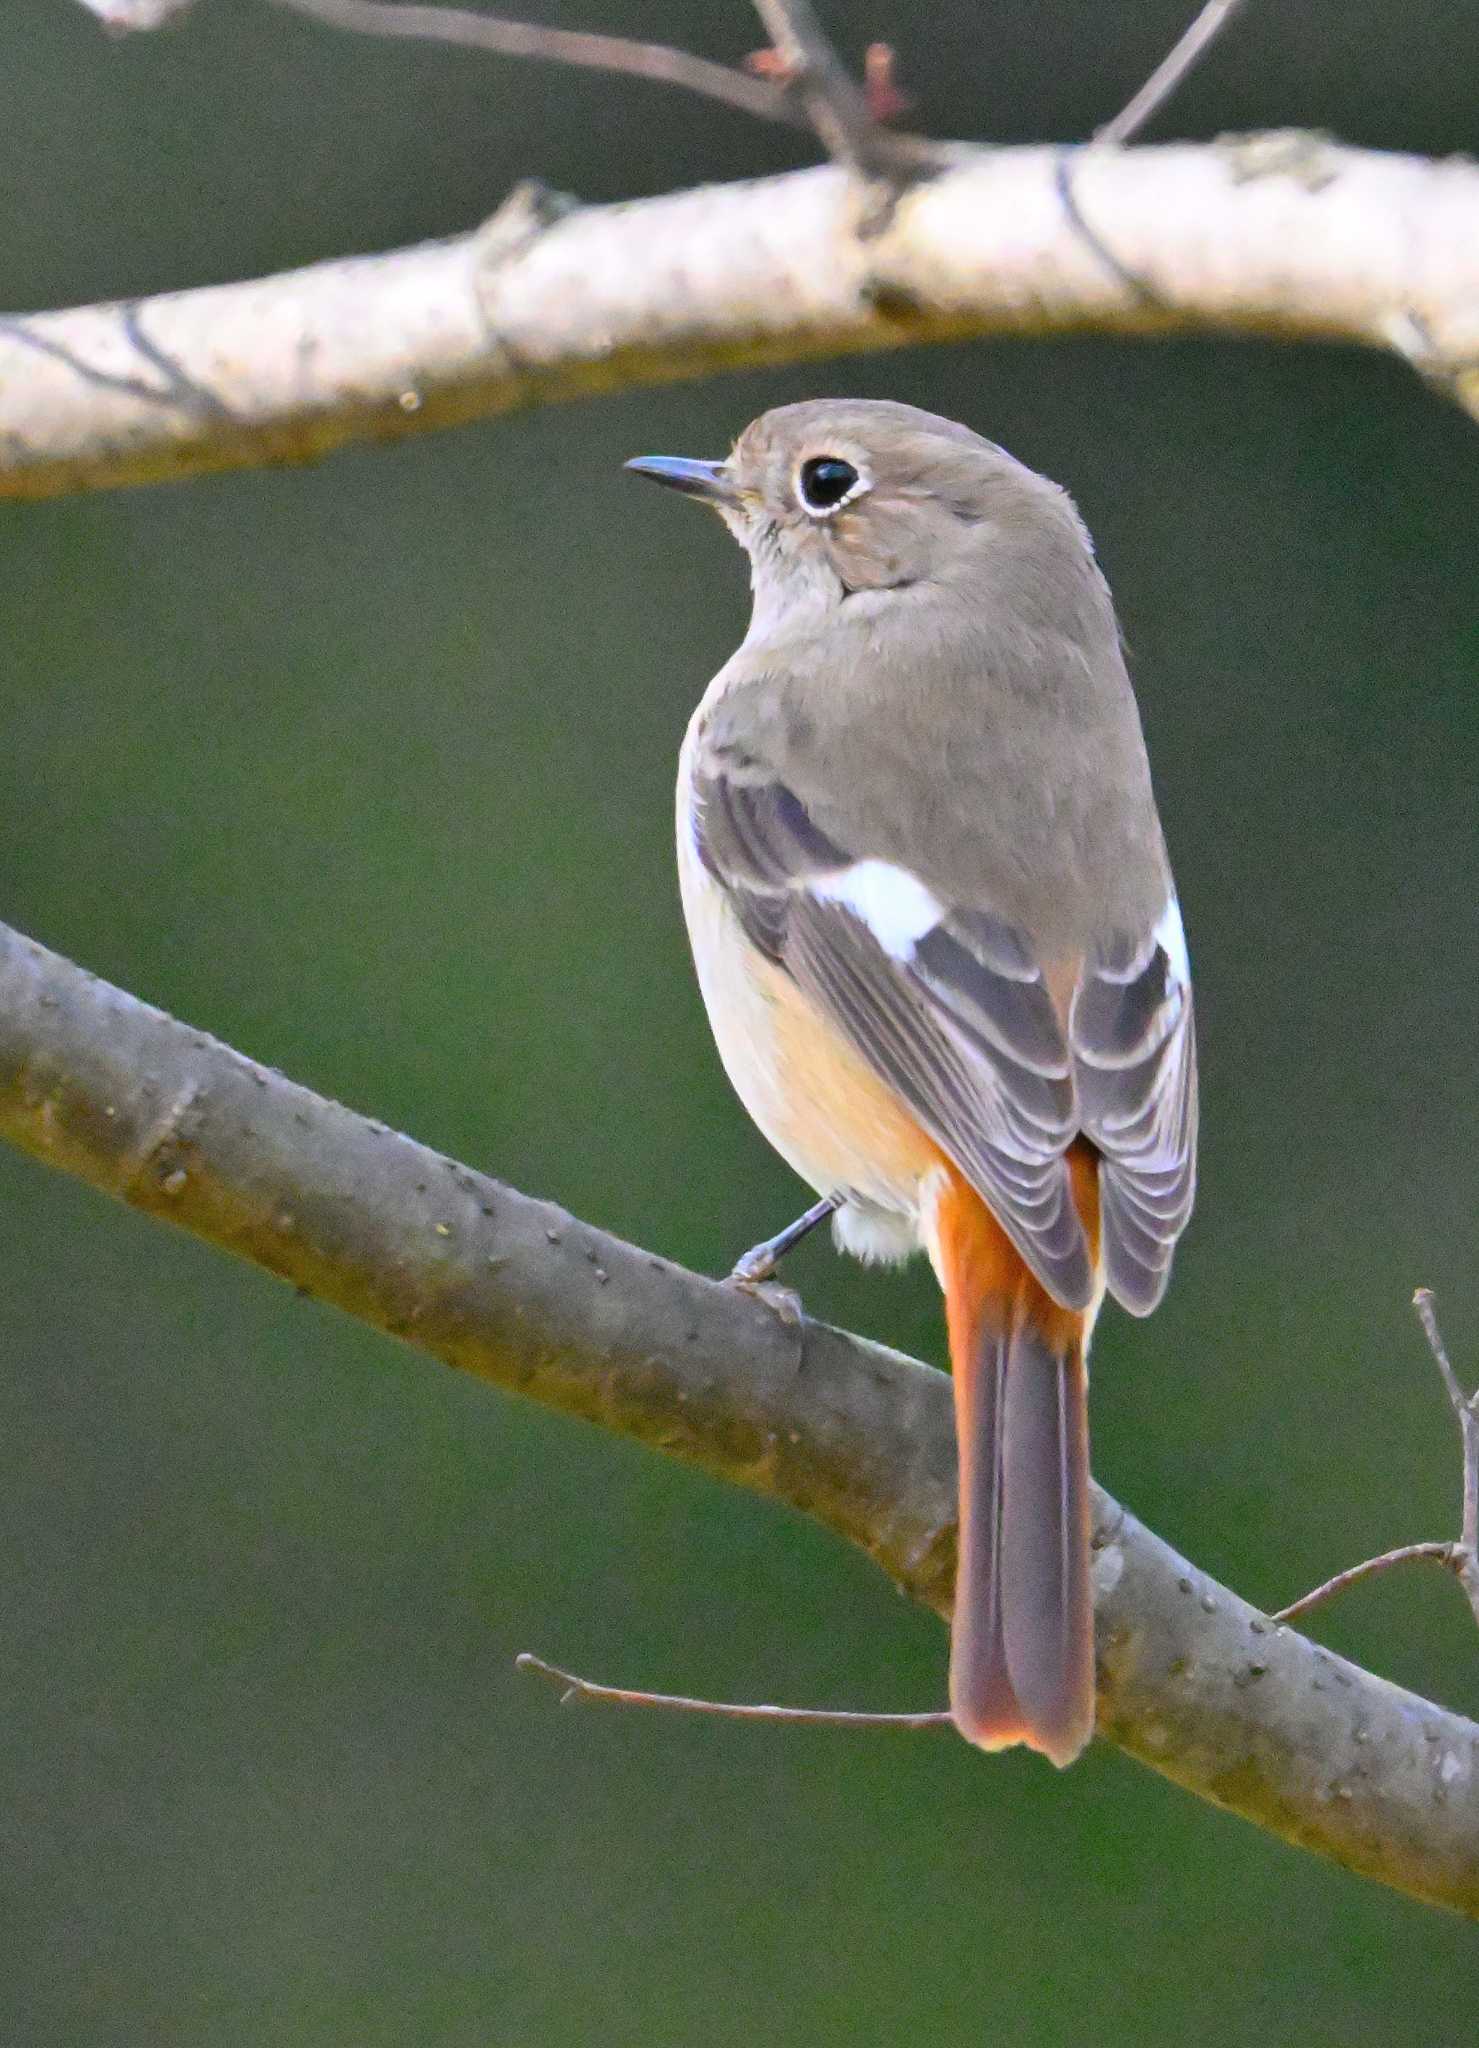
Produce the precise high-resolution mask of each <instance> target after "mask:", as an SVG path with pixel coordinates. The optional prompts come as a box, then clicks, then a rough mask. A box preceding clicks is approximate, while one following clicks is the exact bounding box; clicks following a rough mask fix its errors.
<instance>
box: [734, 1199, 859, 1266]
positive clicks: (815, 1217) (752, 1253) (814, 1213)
mask: <svg viewBox="0 0 1479 2048" xmlns="http://www.w3.org/2000/svg"><path fill="white" fill-rule="evenodd" d="M841 1206H842V1197H841V1195H823V1197H822V1199H821V1200H820V1201H819V1202H813V1203H812V1205H811V1207H810V1208H809V1209H808V1210H807V1212H806V1214H805V1215H804V1216H798V1217H797V1218H796V1221H795V1222H794V1223H788V1224H787V1225H786V1227H785V1229H784V1230H778V1231H777V1232H776V1234H775V1236H774V1237H767V1238H766V1240H765V1242H764V1243H763V1244H757V1245H754V1246H752V1247H751V1249H750V1250H749V1251H747V1252H746V1253H745V1255H744V1257H743V1258H742V1259H736V1261H735V1264H734V1270H733V1271H732V1272H731V1274H730V1276H729V1277H730V1279H731V1280H732V1281H733V1282H734V1283H735V1285H736V1286H738V1287H759V1286H761V1285H762V1284H763V1283H764V1282H765V1281H767V1280H773V1279H774V1278H775V1271H776V1268H777V1266H779V1264H780V1262H781V1260H782V1259H783V1258H784V1257H785V1256H786V1253H787V1252H788V1251H790V1250H791V1249H792V1248H793V1246H795V1245H798V1244H800V1242H801V1240H802V1238H803V1237H809V1236H810V1234H811V1233H812V1231H814V1230H815V1229H816V1227H817V1225H818V1224H819V1223H825V1222H826V1220H827V1218H828V1217H829V1216H831V1215H832V1214H833V1213H834V1212H835V1211H836V1210H838V1209H840V1208H841Z"/></svg>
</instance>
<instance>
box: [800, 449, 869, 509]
mask: <svg viewBox="0 0 1479 2048" xmlns="http://www.w3.org/2000/svg"><path fill="white" fill-rule="evenodd" d="M857 481H858V473H857V471H856V470H855V469H854V468H853V466H852V464H851V463H850V462H844V461H843V459H842V457H841V456H840V455H814V456H813V457H812V458H811V460H810V462H803V463H802V465H801V474H800V476H799V477H798V478H797V487H798V489H799V490H800V493H801V502H802V504H803V505H804V506H805V507H806V509H807V511H808V512H830V511H832V510H833V509H834V507H836V506H838V505H840V504H841V503H842V501H843V499H844V498H845V497H846V496H847V495H848V493H849V491H851V490H853V489H855V488H856V486H857Z"/></svg>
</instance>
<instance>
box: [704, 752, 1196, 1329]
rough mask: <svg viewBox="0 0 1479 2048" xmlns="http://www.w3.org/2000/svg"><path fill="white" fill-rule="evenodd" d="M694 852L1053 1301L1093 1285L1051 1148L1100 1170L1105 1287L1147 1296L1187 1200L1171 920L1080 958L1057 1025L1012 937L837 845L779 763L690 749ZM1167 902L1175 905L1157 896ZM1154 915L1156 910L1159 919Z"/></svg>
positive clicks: (1075, 1296)
mask: <svg viewBox="0 0 1479 2048" xmlns="http://www.w3.org/2000/svg"><path fill="white" fill-rule="evenodd" d="M692 796H693V820H694V833H695V839H696V847H697V852H698V856H699V858H700V860H701V861H702V862H703V864H704V866H705V868H706V869H707V870H708V872H709V873H710V874H711V875H712V876H713V878H714V879H715V880H716V881H717V882H718V883H719V884H720V885H721V886H722V887H723V888H724V890H725V892H726V894H727V896H728V898H729V901H730V903H731V905H732V907H733V909H734V911H735V913H736V915H737V916H738V918H739V919H740V922H741V924H742V925H743V927H744V929H745V931H746V932H747V934H748V935H749V937H750V939H751V941H752V942H753V943H754V944H755V945H756V946H758V947H759V948H760V949H761V950H762V951H763V952H764V953H765V954H766V955H767V956H768V957H769V958H770V959H772V960H773V961H775V962H776V963H777V964H778V965H779V966H781V967H782V968H783V969H784V970H785V971H786V972H787V973H789V974H790V975H791V976H792V977H793V978H794V979H795V981H796V982H797V984H798V985H799V986H800V987H801V988H803V989H804V990H805V991H806V992H807V993H808V994H809V995H810V996H811V997H812V998H813V1000H815V1001H816V1002H818V1003H819V1004H820V1005H821V1006H822V1007H823V1008H824V1009H825V1010H826V1011H827V1013H828V1014H829V1015H830V1016H831V1017H832V1019H833V1020H834V1022H835V1023H836V1024H837V1025H838V1026H839V1028H840V1029H841V1030H842V1031H843V1032H844V1033H845V1034H846V1036H847V1038H848V1039H849V1040H850V1041H851V1043H852V1044H853V1045H854V1046H855V1047H856V1048H857V1050H858V1051H859V1052H860V1053H861V1054H862V1055H863V1057H864V1058H865V1059H866V1060H867V1061H868V1062H869V1064H870V1065H871V1066H872V1067H873V1068H874V1070H875V1071H876V1072H877V1073H878V1074H879V1075H880V1076H881V1077H882V1078H883V1079H884V1080H886V1081H887V1082H888V1083H889V1085H890V1086H891V1087H892V1088H893V1089H894V1090H895V1091H896V1093H897V1094H898V1095H899V1096H900V1098H901V1099H902V1100H903V1101H904V1102H906V1103H907V1104H908V1105H909V1107H910V1109H911V1111H912V1112H913V1114H914V1115H915V1116H916V1117H917V1118H918V1120H919V1123H920V1125H921V1127H922V1128H923V1129H924V1130H925V1131H927V1132H928V1133H929V1135H930V1136H931V1137H932V1138H933V1139H934V1140H935V1142H936V1143H937V1144H939V1145H940V1146H941V1147H942V1149H943V1150H944V1151H945V1152H947V1153H948V1154H949V1156H950V1157H951V1158H952V1159H953V1160H954V1161H955V1163H956V1165H957V1166H958V1167H959V1168H960V1169H961V1171H962V1172H963V1173H965V1174H966V1176H967V1177H968V1178H969V1179H970V1180H971V1182H972V1183H973V1184H974V1185H975V1186H976V1187H977V1188H978V1189H979V1191H980V1192H981V1194H982V1195H983V1196H984V1197H985V1198H986V1200H987V1201H988V1202H989V1203H990V1205H991V1207H992V1209H993V1210H994V1212H995V1213H996V1215H997V1217H998V1219H999V1220H1000V1222H1001V1224H1002V1226H1003V1228H1004V1229H1005V1230H1006V1231H1007V1232H1008V1234H1009V1235H1010V1236H1011V1238H1012V1240H1013V1242H1014V1243H1015V1244H1016V1245H1017V1248H1018V1249H1019V1250H1020V1252H1021V1253H1022V1256H1023V1258H1024V1259H1025V1260H1026V1261H1027V1263H1028V1264H1029V1266H1031V1268H1032V1270H1033V1271H1034V1273H1036V1275H1037V1277H1038V1278H1039V1279H1040V1280H1041V1281H1042V1283H1043V1285H1044V1286H1045V1287H1046V1288H1048V1290H1049V1291H1050V1292H1051V1293H1052V1294H1053V1295H1054V1296H1055V1297H1056V1298H1057V1299H1058V1300H1059V1301H1061V1302H1063V1303H1064V1304H1065V1305H1066V1306H1070V1307H1084V1306H1086V1305H1087V1304H1088V1302H1089V1301H1090V1300H1091V1299H1092V1296H1093V1292H1094V1285H1095V1280H1094V1272H1093V1261H1092V1258H1091V1255H1090V1250H1089V1246H1088V1244H1087V1242H1086V1239H1085V1235H1084V1229H1083V1225H1082V1223H1081V1221H1080V1218H1079V1215H1078V1212H1077V1210H1076V1208H1075V1206H1074V1203H1073V1199H1072V1195H1071V1191H1070V1187H1069V1181H1068V1174H1067V1171H1066V1168H1065V1164H1064V1154H1065V1152H1066V1151H1067V1149H1068V1147H1069V1145H1070V1144H1071V1143H1072V1142H1073V1139H1074V1138H1075V1136H1076V1135H1077V1134H1078V1133H1079V1132H1080V1131H1083V1132H1085V1133H1087V1135H1088V1136H1089V1137H1090V1138H1092V1139H1093V1141H1094V1143H1095V1145H1096V1146H1097V1147H1098V1148H1099V1150H1100V1152H1101V1153H1102V1154H1103V1156H1104V1166H1103V1169H1102V1172H1101V1186H1102V1192H1103V1230H1104V1248H1105V1261H1106V1268H1107V1275H1108V1281H1109V1285H1110V1287H1111V1288H1112V1290H1113V1291H1114V1292H1115V1294H1116V1295H1118V1296H1119V1298H1120V1299H1121V1300H1122V1301H1124V1302H1125V1304H1126V1306H1127V1307H1129V1308H1131V1309H1133V1310H1135V1311H1136V1312H1137V1313H1140V1314H1144V1313H1146V1312H1147V1310H1148V1309H1150V1308H1152V1307H1153V1306H1154V1305H1155V1302H1156V1301H1157V1300H1159V1298H1160V1295H1161V1293H1162V1291H1163V1290H1164V1286H1165V1281H1166V1276H1167V1273H1168V1271H1169V1267H1170V1260H1171V1252H1172V1249H1173V1247H1174V1244H1175V1240H1176V1236H1177V1234H1178V1233H1179V1231H1180V1230H1181V1228H1182V1227H1183V1225H1184V1224H1185V1221H1186V1217H1187V1215H1188V1214H1189V1211H1190V1204H1191V1193H1192V1156H1193V1150H1194V1144H1195V1121H1196V1076H1195V1066H1194V1061H1193V1055H1192V1036H1191V1029H1190V1016H1191V1005H1190V991H1189V987H1188V986H1187V981H1186V976H1185V973H1184V971H1183V970H1184V957H1185V956H1184V947H1181V946H1180V944H1179V921H1178V922H1177V923H1176V924H1175V927H1174V930H1172V929H1171V928H1170V927H1169V926H1168V927H1167V928H1166V929H1165V930H1164V931H1163V930H1162V929H1161V927H1158V928H1157V931H1156V933H1154V934H1149V935H1146V937H1145V938H1144V940H1143V941H1142V942H1141V943H1140V944H1139V945H1138V946H1137V945H1132V944H1130V943H1128V942H1121V941H1118V940H1116V941H1114V942H1113V943H1112V944H1109V945H1107V946H1106V947H1105V949H1104V951H1103V954H1102V957H1098V958H1095V959H1094V960H1091V961H1086V962H1085V963H1084V967H1083V971H1082V973H1081V976H1080V979H1079V982H1078V986H1077V991H1076V994H1075V997H1074V1002H1073V1007H1072V1010H1071V1013H1070V1018H1069V1027H1068V1031H1067V1032H1066V1033H1065V1031H1064V1028H1063V1025H1062V1024H1061V1023H1060V1020H1059V1017H1058V1013H1057V1011H1056V1010H1055V1008H1054V1005H1053V1000H1052V997H1051V995H1050V994H1049V991H1048V988H1047V985H1046V983H1045V981H1044V978H1043V973H1042V969H1041V966H1040V964H1039V963H1038V962H1037V961H1036V960H1035V959H1034V958H1033V955H1032V950H1031V946H1030V944H1029V942H1028V940H1027V938H1026V937H1025V936H1024V935H1023V934H1022V933H1021V932H1019V931H1017V930H1016V929H1015V928H1013V927H1012V926H1010V925H1009V924H1007V923H1006V922H1005V921H1003V920H1002V919H1000V918H998V917H996V916H994V915H993V914H992V913H991V911H990V910H989V909H987V908H981V907H969V908H967V907H962V906H959V905H951V904H946V903H942V902H941V901H940V900H939V899H938V897H936V896H935V895H934V894H933V892H932V891H931V890H930V889H929V887H928V885H927V884H926V883H925V882H924V881H923V880H921V879H920V878H919V877H918V876H916V875H913V874H911V873H910V872H909V871H908V870H907V869H905V868H902V867H900V866H898V865H896V864H894V863H892V862H889V861H885V860H881V859H878V858H876V857H871V856H870V855H869V854H868V853H867V852H866V850H860V849H855V848H847V847H842V846H839V845H837V844H836V843H835V841H834V840H833V839H831V838H830V837H829V836H828V834H827V833H826V832H824V831H823V830H822V829H821V828H820V827H819V826H818V825H817V823H816V822H815V820H814V819H813V818H812V816H811V815H810V813H809V812H808V811H807V809H806V807H805V805H804V804H803V803H802V802H801V800H800V799H799V798H798V797H797V796H796V794H795V793H794V791H792V790H790V789H788V788H787V787H786V786H785V785H784V784H783V783H782V782H781V781H779V780H777V779H775V778H774V777H771V776H768V775H767V774H766V773H765V772H764V771H763V770H760V769H758V768H756V767H752V766H751V765H750V764H748V763H747V764H745V765H744V767H742V768H739V769H735V768H733V767H730V766H728V765H726V764H724V763H721V762H719V761H717V760H715V759H713V758H712V757H710V758H709V759H707V760H705V759H704V758H702V757H700V759H699V760H698V761H697V762H696V763H695V764H694V773H693V786H692ZM1171 911H1172V914H1173V915H1174V904H1173V905H1172V906H1171ZM1162 925H1163V926H1165V925H1166V920H1165V919H1163V920H1162Z"/></svg>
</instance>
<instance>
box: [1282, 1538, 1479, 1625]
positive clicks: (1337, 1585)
mask: <svg viewBox="0 0 1479 2048" xmlns="http://www.w3.org/2000/svg"><path fill="white" fill-rule="evenodd" d="M1453 1552H1454V1546H1453V1544H1451V1543H1404V1544H1403V1545H1402V1547H1401V1549H1400V1550H1384V1551H1383V1552H1382V1554H1381V1556H1380V1557H1368V1558H1367V1559H1366V1560H1365V1561H1364V1563H1362V1564H1353V1565H1351V1566H1349V1567H1348V1568H1347V1569H1346V1570H1345V1571H1343V1572H1337V1573H1336V1574H1335V1577H1334V1578H1333V1579H1327V1580H1326V1581H1325V1583H1324V1585H1323V1586H1316V1587H1315V1589H1314V1591H1313V1592H1312V1593H1305V1594H1303V1595H1302V1596H1301V1598H1299V1599H1298V1600H1291V1601H1290V1603H1289V1605H1288V1606H1287V1607H1281V1608H1280V1609H1279V1611H1278V1613H1277V1614H1271V1615H1270V1616H1269V1620H1270V1621H1297V1620H1298V1619H1299V1617H1300V1616H1301V1615H1302V1614H1309V1613H1311V1612H1312V1611H1313V1610H1314V1609H1315V1608H1316V1607H1323V1606H1324V1604H1325V1602H1326V1601H1327V1600H1333V1599H1334V1598H1335V1596H1336V1594H1337V1593H1344V1592H1345V1591H1346V1589H1347V1587H1350V1586H1354V1585H1355V1584H1356V1583H1357V1581H1358V1580H1360V1579H1374V1578H1375V1577H1376V1576H1377V1574H1378V1573H1379V1572H1388V1571H1390V1570H1391V1569H1392V1567H1393V1565H1398V1564H1411V1563H1412V1562H1413V1560H1414V1559H1415V1558H1430V1559H1431V1560H1432V1562H1433V1563H1434V1564H1441V1565H1446V1566H1447V1567H1448V1568H1449V1569H1450V1570H1451V1569H1452V1567H1453Z"/></svg>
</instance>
